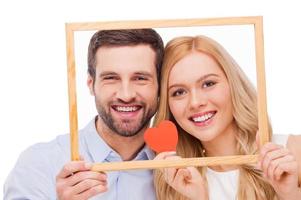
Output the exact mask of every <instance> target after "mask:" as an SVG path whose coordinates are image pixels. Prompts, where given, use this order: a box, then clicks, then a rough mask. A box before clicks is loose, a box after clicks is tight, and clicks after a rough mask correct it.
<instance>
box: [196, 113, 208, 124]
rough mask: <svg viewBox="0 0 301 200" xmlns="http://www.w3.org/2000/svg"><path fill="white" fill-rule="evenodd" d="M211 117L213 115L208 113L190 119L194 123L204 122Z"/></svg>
mask: <svg viewBox="0 0 301 200" xmlns="http://www.w3.org/2000/svg"><path fill="white" fill-rule="evenodd" d="M212 116H213V113H208V114H206V115H202V116H199V117H194V118H192V120H193V121H194V122H204V121H206V120H208V119H210V118H211V117H212Z"/></svg>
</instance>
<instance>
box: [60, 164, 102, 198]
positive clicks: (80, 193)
mask: <svg viewBox="0 0 301 200" xmlns="http://www.w3.org/2000/svg"><path fill="white" fill-rule="evenodd" d="M91 167H92V165H91V164H89V163H86V162H84V161H71V162H69V163H67V164H66V165H64V167H63V169H62V170H61V171H60V172H59V174H58V175H57V177H56V192H57V197H58V199H59V200H67V199H68V200H73V199H76V200H85V199H89V198H90V197H92V196H95V195H97V194H99V193H103V192H105V191H107V176H106V174H105V173H102V172H93V171H90V169H91Z"/></svg>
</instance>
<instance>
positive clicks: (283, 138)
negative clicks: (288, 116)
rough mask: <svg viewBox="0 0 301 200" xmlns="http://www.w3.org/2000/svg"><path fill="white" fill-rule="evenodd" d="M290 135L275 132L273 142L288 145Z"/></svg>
mask: <svg viewBox="0 0 301 200" xmlns="http://www.w3.org/2000/svg"><path fill="white" fill-rule="evenodd" d="M289 137H290V135H284V134H273V136H272V142H273V143H276V144H279V145H282V146H284V147H286V145H287V142H288V138H289Z"/></svg>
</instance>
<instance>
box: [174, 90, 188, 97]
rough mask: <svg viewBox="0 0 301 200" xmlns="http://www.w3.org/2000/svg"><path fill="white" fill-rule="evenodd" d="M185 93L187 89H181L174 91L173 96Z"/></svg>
mask: <svg viewBox="0 0 301 200" xmlns="http://www.w3.org/2000/svg"><path fill="white" fill-rule="evenodd" d="M185 93H186V92H185V90H182V89H180V90H176V91H174V92H173V93H172V95H171V96H173V97H177V96H180V95H184V94H185Z"/></svg>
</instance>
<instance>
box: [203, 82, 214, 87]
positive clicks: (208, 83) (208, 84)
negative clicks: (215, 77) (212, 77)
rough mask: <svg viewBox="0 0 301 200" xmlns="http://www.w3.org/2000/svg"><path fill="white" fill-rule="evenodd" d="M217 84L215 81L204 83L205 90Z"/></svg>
mask: <svg viewBox="0 0 301 200" xmlns="http://www.w3.org/2000/svg"><path fill="white" fill-rule="evenodd" d="M215 84H216V82H214V81H205V82H204V83H203V88H207V87H211V86H213V85H215Z"/></svg>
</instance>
